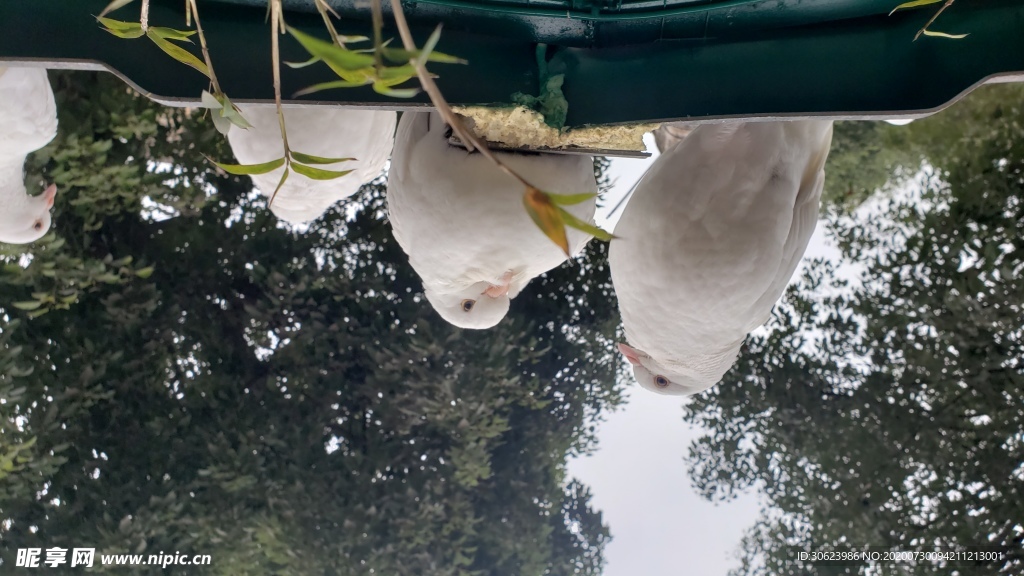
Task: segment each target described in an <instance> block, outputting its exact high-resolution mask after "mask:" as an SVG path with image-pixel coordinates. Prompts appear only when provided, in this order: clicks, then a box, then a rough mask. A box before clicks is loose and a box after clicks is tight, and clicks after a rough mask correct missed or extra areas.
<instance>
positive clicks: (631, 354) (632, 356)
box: [619, 342, 644, 366]
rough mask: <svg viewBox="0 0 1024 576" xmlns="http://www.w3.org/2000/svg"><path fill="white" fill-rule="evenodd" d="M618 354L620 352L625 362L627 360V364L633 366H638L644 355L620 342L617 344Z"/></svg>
mask: <svg viewBox="0 0 1024 576" xmlns="http://www.w3.org/2000/svg"><path fill="white" fill-rule="evenodd" d="M619 352H622V355H623V356H625V357H626V360H629V363H630V364H632V365H633V366H639V365H640V357H641V356H643V355H644V353H643V352H641V351H639V350H637V349H636V348H633V347H632V346H630V345H628V344H622V343H621V342H620V343H619Z"/></svg>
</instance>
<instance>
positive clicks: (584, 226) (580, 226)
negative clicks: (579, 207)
mask: <svg viewBox="0 0 1024 576" xmlns="http://www.w3.org/2000/svg"><path fill="white" fill-rule="evenodd" d="M558 213H559V215H560V216H561V217H562V220H563V221H565V225H566V226H568V227H569V228H575V229H576V230H579V231H580V232H586V233H587V234H590V235H591V236H593V237H594V238H597V239H598V240H604V241H605V242H608V241H609V240H611V239H612V238H615V236H613V235H612V234H611V233H609V232H608V231H607V230H604V229H602V228H598V227H597V226H594V225H593V224H590V223H588V222H584V221H583V220H580V219H579V218H577V217H576V216H574V215H573V214H572V213H571V212H568V211H566V210H563V209H561V208H559V209H558Z"/></svg>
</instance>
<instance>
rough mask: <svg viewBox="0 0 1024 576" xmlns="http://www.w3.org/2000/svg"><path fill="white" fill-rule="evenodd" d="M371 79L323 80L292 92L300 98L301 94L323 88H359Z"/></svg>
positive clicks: (318, 90) (293, 95)
mask: <svg viewBox="0 0 1024 576" xmlns="http://www.w3.org/2000/svg"><path fill="white" fill-rule="evenodd" d="M369 83H370V82H369V81H365V82H349V81H348V80H335V81H333V82H321V83H320V84H313V85H312V86H307V87H305V88H303V89H302V90H299V91H298V92H296V93H295V94H292V98H298V97H299V96H306V95H308V94H312V93H314V92H320V91H323V90H334V89H335V88H358V87H360V86H366V85H367V84H369Z"/></svg>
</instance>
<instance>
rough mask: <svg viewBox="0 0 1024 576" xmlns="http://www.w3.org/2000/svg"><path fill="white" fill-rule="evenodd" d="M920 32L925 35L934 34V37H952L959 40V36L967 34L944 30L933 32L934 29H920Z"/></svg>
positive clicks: (963, 36)
mask: <svg viewBox="0 0 1024 576" xmlns="http://www.w3.org/2000/svg"><path fill="white" fill-rule="evenodd" d="M921 33H922V34H924V35H925V36H934V37H936V38H952V39H954V40H959V39H960V38H967V34H946V33H945V32H935V31H934V30H922V31H921Z"/></svg>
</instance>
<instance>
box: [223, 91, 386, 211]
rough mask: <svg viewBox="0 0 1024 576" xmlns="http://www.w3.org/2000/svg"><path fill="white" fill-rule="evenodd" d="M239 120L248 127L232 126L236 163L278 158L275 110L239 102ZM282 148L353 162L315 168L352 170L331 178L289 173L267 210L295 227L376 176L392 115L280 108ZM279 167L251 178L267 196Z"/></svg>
mask: <svg viewBox="0 0 1024 576" xmlns="http://www.w3.org/2000/svg"><path fill="white" fill-rule="evenodd" d="M238 108H239V109H240V110H241V112H242V116H244V117H245V119H246V120H248V121H249V123H250V124H252V127H251V128H249V129H247V130H243V129H241V128H238V127H236V126H232V127H231V130H230V131H229V132H228V142H229V143H230V144H231V150H232V151H233V152H234V153H235V157H236V158H238V161H239V162H240V163H242V164H261V163H263V162H270V161H271V160H276V159H278V158H281V157H282V156H284V144H283V143H282V142H281V127H280V125H279V124H278V118H277V108H276V107H275V106H273V105H268V104H240V105H239V106H238ZM284 119H285V125H286V127H287V130H288V146H289V147H290V148H291V149H292V151H294V152H302V153H304V154H311V155H313V156H321V157H326V158H355V160H352V161H349V162H342V163H339V164H330V165H318V166H315V167H316V168H324V169H328V170H335V171H340V170H353V172H352V173H351V174H346V175H345V176H342V177H340V178H336V179H334V180H312V179H310V178H307V177H305V176H302V175H301V174H294V173H293V174H289V176H288V180H286V181H285V183H284V185H283V186H282V187H281V190H280V191H278V193H277V197H276V198H274V203H273V204H271V206H270V210H271V211H272V212H273V213H274V214H275V215H277V217H278V218H281V219H282V220H287V221H288V222H291V223H293V224H301V223H303V222H309V221H312V220H316V219H317V218H319V217H320V216H321V215H322V214H323V213H324V212H325V211H326V210H327V209H328V208H330V207H331V205H333V204H334V203H335V202H337V201H339V200H344V199H345V198H348V197H349V196H352V195H353V194H355V193H356V192H358V191H359V187H360V186H362V185H363V184H366V183H367V182H370V181H371V180H373V179H374V178H376V177H377V176H378V175H379V174H380V173H381V171H383V170H384V165H385V163H387V160H388V157H389V156H390V155H391V148H392V147H393V146H394V143H395V124H396V122H397V114H396V113H395V112H393V111H390V110H355V109H351V108H333V107H324V106H315V107H314V106H309V107H285V108H284ZM283 172H284V168H283V167H282V168H278V169H276V170H273V171H271V172H268V173H266V174H258V175H254V176H252V180H253V183H254V184H256V187H257V188H259V190H260V192H261V193H263V194H264V195H265V196H267V198H270V196H271V195H272V194H273V193H274V190H275V189H276V188H277V184H278V182H280V180H281V174H282V173H283Z"/></svg>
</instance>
